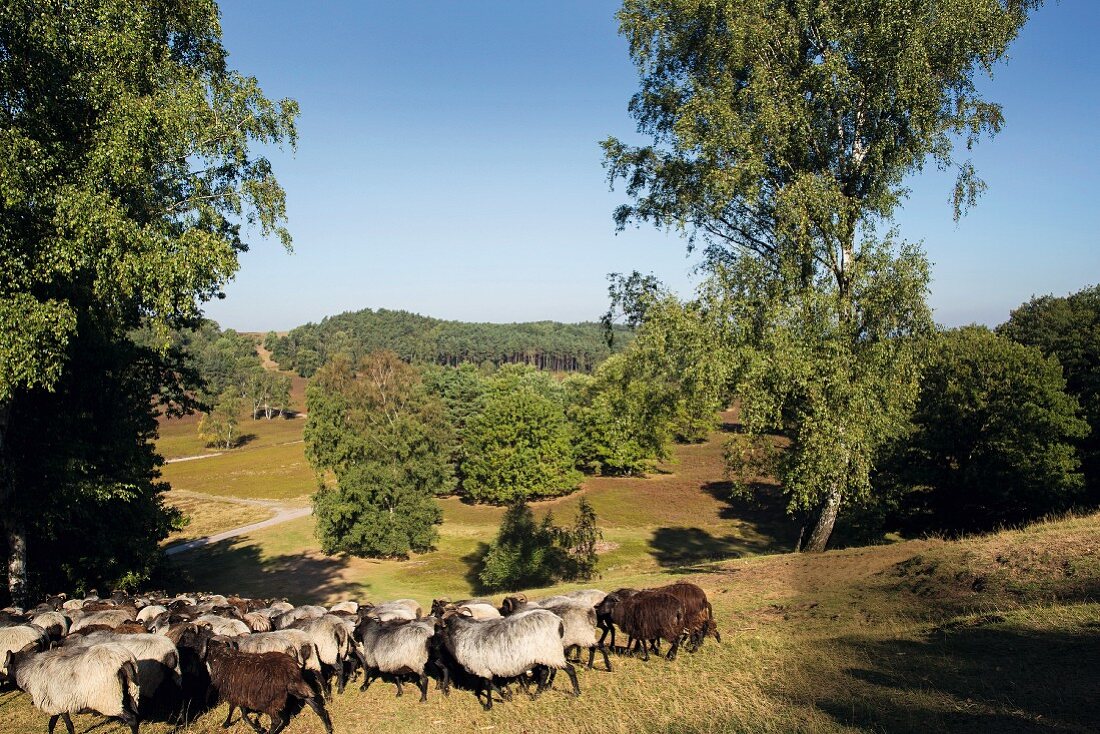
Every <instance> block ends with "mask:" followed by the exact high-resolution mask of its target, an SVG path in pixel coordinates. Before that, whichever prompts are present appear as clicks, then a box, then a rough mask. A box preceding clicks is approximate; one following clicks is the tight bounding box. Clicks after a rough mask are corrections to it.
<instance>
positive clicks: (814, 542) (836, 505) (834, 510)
mask: <svg viewBox="0 0 1100 734" xmlns="http://www.w3.org/2000/svg"><path fill="white" fill-rule="evenodd" d="M842 496H843V492H841V489H840V486H839V485H833V487H832V489H830V490H829V493H828V494H827V495H825V502H824V503H823V504H822V506H821V512H820V514H819V515H818V516H817V522H816V523H814V529H813V532H811V533H810V539H809V540H807V541H806V543H805V545H803V546H802V547H801V548H800V549H799V550H801V551H802V552H803V553H822V552H824V550H825V547H826V546H828V545H829V537H830V536H831V535H832V534H833V526H834V525H836V516H837V515H838V514H839V513H840V500H841V498H842Z"/></svg>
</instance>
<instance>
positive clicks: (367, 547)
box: [305, 352, 454, 556]
mask: <svg viewBox="0 0 1100 734" xmlns="http://www.w3.org/2000/svg"><path fill="white" fill-rule="evenodd" d="M306 406H307V410H308V412H309V418H308V420H307V422H306V427H305V442H306V457H307V458H308V459H309V461H310V464H311V465H312V466H313V469H314V471H315V472H317V474H318V477H319V478H320V480H321V484H322V486H321V489H320V490H319V491H318V493H317V495H316V497H315V500H314V510H315V514H316V516H317V533H318V537H319V538H320V539H321V542H322V545H323V546H324V548H325V549H326V552H330V553H331V552H336V551H343V552H347V553H352V554H355V555H380V556H403V555H405V554H407V553H408V552H409V551H410V550H417V551H419V550H425V549H426V548H427V547H428V546H430V545H431V542H432V539H433V538H434V537H435V535H434V533H435V531H434V528H433V527H432V525H433V524H436V523H438V522H440V521H441V519H442V516H441V515H440V514H439V511H438V508H436V506H435V503H434V501H433V499H432V498H433V496H434V495H436V494H444V493H447V492H450V491H451V490H452V489H453V488H454V476H453V473H452V467H451V463H450V461H449V458H450V456H451V454H452V453H453V446H452V442H453V435H452V433H451V427H450V426H449V425H448V424H447V422H446V414H445V411H444V408H443V404H442V403H441V402H440V400H439V399H438V398H437V397H435V396H433V395H431V394H429V392H428V391H427V390H426V389H425V387H424V385H423V383H422V382H421V380H420V377H419V374H418V372H417V370H416V368H414V367H412V366H410V365H407V364H405V363H404V362H402V361H401V360H400V359H399V358H398V357H397V355H396V354H394V353H393V352H379V353H377V354H372V355H368V356H367V357H366V358H364V359H363V360H361V361H360V362H359V364H358V365H356V368H355V369H354V370H353V369H352V365H351V363H350V362H348V361H347V360H346V359H342V358H341V359H336V360H334V361H333V362H331V363H329V364H328V365H326V366H325V367H324V368H323V369H322V370H320V371H319V372H318V373H317V375H316V376H315V377H314V379H313V380H312V382H311V383H310V386H309V388H308V390H307V393H306ZM330 471H331V472H332V473H334V474H335V476H336V483H337V487H335V488H330V487H328V486H326V485H325V481H324V477H325V473H326V472H330ZM395 515H401V517H396V516H395Z"/></svg>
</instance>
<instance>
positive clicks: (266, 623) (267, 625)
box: [241, 612, 271, 632]
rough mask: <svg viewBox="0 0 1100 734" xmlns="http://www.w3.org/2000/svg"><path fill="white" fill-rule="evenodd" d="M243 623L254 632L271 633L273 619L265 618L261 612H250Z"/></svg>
mask: <svg viewBox="0 0 1100 734" xmlns="http://www.w3.org/2000/svg"><path fill="white" fill-rule="evenodd" d="M241 621H242V622H244V623H245V624H247V625H248V628H249V629H250V630H252V631H253V632H270V631H271V617H265V616H264V615H262V614H260V613H259V612H248V613H246V614H245V615H244V618H243V619H242V620H241Z"/></svg>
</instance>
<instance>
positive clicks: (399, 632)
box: [355, 617, 450, 703]
mask: <svg viewBox="0 0 1100 734" xmlns="http://www.w3.org/2000/svg"><path fill="white" fill-rule="evenodd" d="M437 624H438V620H437V619H436V618H435V617H425V618H424V619H417V620H413V621H411V622H410V621H404V620H394V621H390V622H382V621H380V620H378V619H375V618H373V617H367V618H366V619H364V620H363V621H362V622H361V623H360V624H359V626H358V627H356V629H355V633H356V634H355V637H356V639H357V640H359V642H360V643H362V645H363V672H364V679H363V685H362V686H360V687H359V690H361V691H365V690H367V688H368V687H369V686H370V684H371V683H372V682H373V681H374V679H375V678H376V677H377V676H379V675H381V674H382V673H389V674H391V675H393V676H394V682H395V683H396V685H397V695H398V696H400V695H401V694H402V693H403V691H402V690H401V676H403V675H414V676H416V679H417V682H416V685H417V687H418V688H419V689H420V701H421V702H422V703H423V702H424V701H427V700H428V675H427V670H426V668H427V665H428V662H429V659H430V658H431V650H432V641H433V639H434V638H435V633H436V626H437ZM437 667H438V668H439V670H440V672H441V673H442V674H443V680H444V690H447V685H448V683H449V678H450V676H449V671H448V670H447V669H446V667H445V666H442V665H439V664H438V663H437Z"/></svg>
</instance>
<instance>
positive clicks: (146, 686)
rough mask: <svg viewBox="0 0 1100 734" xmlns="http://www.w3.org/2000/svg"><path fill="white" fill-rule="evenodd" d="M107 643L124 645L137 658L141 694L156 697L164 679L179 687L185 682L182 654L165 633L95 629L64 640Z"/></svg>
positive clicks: (72, 643)
mask: <svg viewBox="0 0 1100 734" xmlns="http://www.w3.org/2000/svg"><path fill="white" fill-rule="evenodd" d="M104 643H112V644H115V645H122V646H123V647H125V648H126V649H127V650H129V651H130V652H131V653H133V655H134V658H135V659H136V660H137V670H138V675H137V682H138V688H139V689H140V690H141V697H142V698H147V699H149V698H153V696H154V695H155V694H156V692H157V689H158V688H160V686H161V684H162V683H164V681H166V680H167V681H171V683H172V685H174V686H175V687H176V688H177V689H179V688H180V686H181V684H182V677H181V673H180V656H179V651H178V650H176V646H175V644H173V643H172V641H171V640H169V639H168V638H167V637H165V636H164V635H151V634H147V633H146V634H119V633H117V632H92V633H90V634H87V635H77V636H75V637H69V638H68V639H66V640H65V645H64V646H65V647H93V646H95V645H102V644H104Z"/></svg>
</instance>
